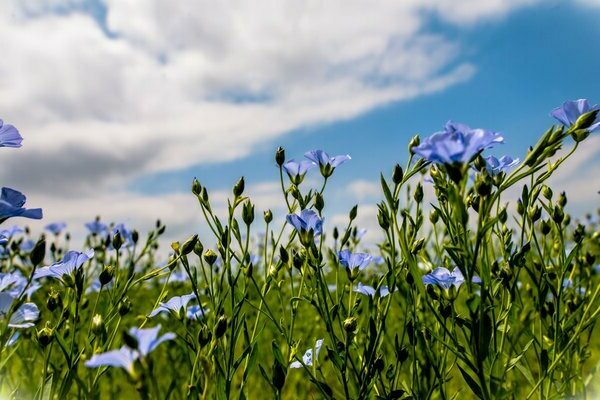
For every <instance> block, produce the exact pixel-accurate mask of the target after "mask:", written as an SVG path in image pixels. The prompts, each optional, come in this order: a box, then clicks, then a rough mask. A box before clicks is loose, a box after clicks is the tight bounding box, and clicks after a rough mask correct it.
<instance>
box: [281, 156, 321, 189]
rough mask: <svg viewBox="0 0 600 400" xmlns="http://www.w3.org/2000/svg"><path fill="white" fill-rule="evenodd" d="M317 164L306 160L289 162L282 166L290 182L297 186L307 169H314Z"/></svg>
mask: <svg viewBox="0 0 600 400" xmlns="http://www.w3.org/2000/svg"><path fill="white" fill-rule="evenodd" d="M316 166H317V164H316V163H314V162H312V161H308V160H300V161H296V160H289V161H287V162H285V163H284V164H283V166H282V167H283V169H284V170H285V172H287V174H288V176H289V177H290V180H291V181H292V182H293V183H294V184H296V185H299V184H301V183H302V181H303V180H304V175H306V172H307V171H308V170H309V169H312V168H314V167H316Z"/></svg>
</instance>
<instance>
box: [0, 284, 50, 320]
mask: <svg viewBox="0 0 600 400" xmlns="http://www.w3.org/2000/svg"><path fill="white" fill-rule="evenodd" d="M14 301H15V298H14V297H12V296H11V295H10V294H8V293H4V292H2V293H0V318H6V316H7V314H8V312H9V311H10V309H11V307H12V305H13V303H14ZM39 317H40V310H39V309H38V308H37V306H36V305H35V304H34V303H24V304H21V305H20V306H19V307H18V308H17V309H16V310H14V311H13V313H12V315H11V316H10V320H9V323H8V326H9V327H10V328H31V327H32V326H33V325H34V322H35V321H37V319H38V318H39Z"/></svg>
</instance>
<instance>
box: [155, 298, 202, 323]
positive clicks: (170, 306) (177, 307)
mask: <svg viewBox="0 0 600 400" xmlns="http://www.w3.org/2000/svg"><path fill="white" fill-rule="evenodd" d="M195 298H196V295H195V294H194V293H190V294H185V295H183V296H175V297H172V298H170V299H169V300H168V301H167V302H166V303H162V302H161V303H160V305H159V306H158V307H157V308H156V309H154V310H152V312H151V313H150V314H148V317H150V318H152V317H155V316H157V315H158V314H160V313H162V312H172V313H174V314H175V315H180V314H179V313H180V312H181V310H184V309H185V308H186V306H187V304H188V303H189V302H190V301H191V300H193V299H195Z"/></svg>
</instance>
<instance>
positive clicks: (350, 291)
mask: <svg viewBox="0 0 600 400" xmlns="http://www.w3.org/2000/svg"><path fill="white" fill-rule="evenodd" d="M598 112H599V107H598V106H591V105H590V104H589V103H588V101H587V100H583V99H582V100H575V101H567V102H565V103H564V104H563V105H562V106H560V107H558V108H556V109H554V110H552V111H551V113H550V115H551V117H554V118H555V122H556V124H555V125H553V126H550V127H549V129H548V130H547V131H546V132H544V133H543V134H542V135H541V137H540V138H539V140H538V141H537V143H535V144H533V145H532V146H531V147H530V148H529V149H528V151H527V153H526V155H525V157H524V158H523V159H522V160H519V159H516V158H512V157H510V156H503V157H500V158H496V157H495V156H493V155H489V154H487V152H488V149H490V148H492V147H494V146H496V145H498V144H501V143H503V142H504V137H503V136H502V135H501V134H500V133H497V132H494V131H490V130H485V129H479V128H477V129H475V128H470V127H469V126H467V125H464V124H459V123H455V122H448V123H447V124H446V125H445V126H444V127H443V129H442V130H441V131H439V132H436V133H433V134H432V135H430V136H427V137H422V138H419V137H418V136H415V137H414V138H413V139H412V140H411V141H410V143H408V146H407V147H406V149H405V151H406V155H407V156H408V157H407V159H408V161H407V162H406V165H403V166H401V165H395V166H392V165H381V166H380V168H381V170H382V171H385V172H383V173H382V175H381V202H380V203H379V204H378V215H377V222H378V225H379V227H380V229H381V233H382V235H381V237H383V238H384V239H383V240H382V241H381V242H379V243H367V242H365V241H364V240H363V236H364V229H363V227H361V226H358V225H357V224H356V218H357V215H358V214H359V213H360V212H361V210H360V209H359V208H358V207H354V208H352V209H350V210H348V218H347V224H346V225H345V226H337V227H335V226H332V225H331V224H330V223H329V221H328V215H327V203H328V200H327V184H328V182H329V181H330V180H334V179H335V177H336V170H338V168H344V164H345V163H349V162H352V160H351V157H350V156H348V155H337V156H334V157H331V156H330V155H328V154H327V153H326V152H324V151H322V150H312V151H308V152H307V153H306V154H304V157H303V158H302V159H300V158H299V157H296V159H295V160H294V159H292V158H291V157H289V155H288V154H286V153H285V151H284V149H282V148H280V149H278V151H277V152H276V154H275V155H274V161H273V166H274V168H273V173H274V174H278V175H279V178H280V180H281V202H282V204H285V206H286V208H287V215H285V216H276V215H274V214H273V213H272V212H271V211H270V210H258V209H255V206H254V205H253V202H252V199H251V198H249V197H247V196H245V191H244V189H245V187H244V186H245V182H244V178H243V177H242V178H240V180H239V181H238V183H237V184H236V185H235V186H234V187H233V189H232V192H231V196H230V199H229V200H228V203H227V210H228V212H227V213H226V214H224V215H217V213H215V212H214V211H213V210H214V209H216V208H217V207H215V204H213V203H212V202H211V197H210V193H209V192H208V190H207V188H206V187H205V186H203V184H202V182H201V181H199V180H196V179H195V180H194V181H193V182H191V192H190V194H189V195H190V196H195V197H196V198H197V208H198V213H200V214H202V215H203V216H204V218H205V224H206V227H208V229H209V230H210V232H212V236H206V237H202V236H200V237H199V236H198V235H194V236H192V237H189V238H181V241H179V242H175V243H171V244H169V243H164V241H163V240H161V237H162V235H163V234H164V232H165V229H168V228H167V227H165V226H164V225H163V224H162V223H161V222H160V221H158V222H157V223H156V227H155V229H154V230H152V231H150V232H147V233H143V232H138V231H136V230H135V229H133V228H134V227H128V226H124V225H123V224H120V223H118V222H119V221H116V222H110V221H104V220H102V219H101V218H98V219H96V220H93V221H91V222H89V223H88V224H87V225H86V226H87V229H88V231H89V234H88V236H87V237H86V239H85V245H84V246H83V248H72V247H71V245H70V241H69V239H68V233H67V231H66V225H65V224H64V223H51V224H48V225H47V227H46V232H45V233H44V234H42V235H39V237H34V236H33V235H32V234H31V232H29V231H25V230H24V229H22V228H20V227H19V226H13V222H15V221H17V217H20V218H21V219H22V218H30V219H41V218H42V210H41V209H39V208H26V207H30V206H32V207H37V206H43V204H41V205H40V204H31V205H30V204H27V205H26V198H25V195H24V194H22V193H20V192H19V191H18V190H17V189H18V188H15V189H13V188H6V187H4V188H2V192H1V197H0V223H1V224H2V225H0V266H1V267H0V271H1V273H0V317H1V318H0V393H1V396H2V398H9V399H65V398H85V399H104V398H113V399H116V398H123V399H129V398H137V397H139V398H143V399H196V398H207V399H229V398H235V399H263V398H286V399H296V398H298V399H334V398H336V399H343V398H347V399H471V398H473V399H475V398H479V399H562V398H582V399H594V398H600V373H599V372H598V371H597V370H598V367H599V366H600V329H599V328H598V327H597V326H596V325H597V324H596V322H597V320H598V317H599V316H600V285H599V282H600V224H599V222H598V221H599V218H598V214H597V210H589V215H588V217H581V218H576V217H572V216H571V215H570V214H569V213H568V196H569V194H568V193H564V192H563V193H558V191H554V190H553V188H552V187H550V186H548V185H547V182H548V179H549V178H550V177H551V176H552V175H553V173H554V172H555V171H556V170H557V169H560V168H561V165H562V164H563V163H568V159H569V157H570V156H571V155H572V154H574V153H575V152H577V150H578V148H579V147H581V146H585V141H586V139H587V138H588V137H589V135H590V134H591V135H594V134H597V131H600V120H599V119H598V118H597V117H598V115H597V114H598ZM551 123H552V122H551V121H549V124H551ZM21 141H22V137H21V134H20V133H19V131H18V130H17V128H15V127H14V126H12V125H10V124H8V123H3V122H2V121H0V147H4V149H0V151H17V150H15V148H18V147H21ZM561 149H562V150H563V151H562V152H559V150H561ZM565 149H566V150H568V151H566V152H565V151H564V150H565ZM399 150H400V149H399ZM0 156H1V155H0ZM403 157H404V156H403ZM599 172H600V171H599ZM307 174H311V175H313V177H314V178H315V179H317V177H319V176H320V178H318V179H320V183H319V185H318V186H317V187H310V185H308V184H307V182H305V177H306V175H307ZM426 186H429V187H430V188H431V189H432V190H425V189H424V188H425V187H426ZM599 189H600V188H599ZM426 193H433V194H434V195H432V196H427V195H426ZM599 198H600V197H599ZM219 208H221V207H219ZM21 221H22V220H21ZM49 222H50V221H49ZM169 245H170V248H169ZM165 248H167V249H168V251H167V250H165ZM167 253H168V254H169V256H168V258H165V257H164V256H163V255H164V254H167Z"/></svg>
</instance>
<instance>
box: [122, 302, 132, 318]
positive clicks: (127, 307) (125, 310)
mask: <svg viewBox="0 0 600 400" xmlns="http://www.w3.org/2000/svg"><path fill="white" fill-rule="evenodd" d="M129 311H131V300H129V297H124V298H123V300H121V302H120V303H119V315H120V316H121V317H123V316H125V315H127V314H129Z"/></svg>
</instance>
